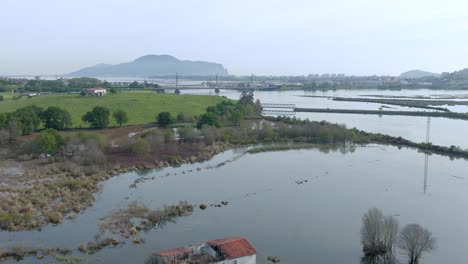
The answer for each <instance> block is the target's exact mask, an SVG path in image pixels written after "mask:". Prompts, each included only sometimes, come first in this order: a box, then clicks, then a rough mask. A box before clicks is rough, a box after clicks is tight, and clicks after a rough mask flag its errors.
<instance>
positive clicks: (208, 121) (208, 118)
mask: <svg viewBox="0 0 468 264" xmlns="http://www.w3.org/2000/svg"><path fill="white" fill-rule="evenodd" d="M205 125H207V126H212V127H221V122H220V121H219V117H218V116H217V115H216V114H215V113H212V112H207V113H204V114H203V115H202V116H201V117H200V120H198V123H197V128H202V127H203V126H205Z"/></svg>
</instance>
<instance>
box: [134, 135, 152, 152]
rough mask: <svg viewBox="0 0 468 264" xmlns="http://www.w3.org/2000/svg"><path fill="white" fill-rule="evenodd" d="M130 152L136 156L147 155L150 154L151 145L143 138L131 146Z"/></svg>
mask: <svg viewBox="0 0 468 264" xmlns="http://www.w3.org/2000/svg"><path fill="white" fill-rule="evenodd" d="M130 151H131V152H133V153H135V154H146V153H148V152H150V144H149V143H148V141H146V140H145V139H143V138H138V139H137V140H135V142H133V143H132V144H131V145H130Z"/></svg>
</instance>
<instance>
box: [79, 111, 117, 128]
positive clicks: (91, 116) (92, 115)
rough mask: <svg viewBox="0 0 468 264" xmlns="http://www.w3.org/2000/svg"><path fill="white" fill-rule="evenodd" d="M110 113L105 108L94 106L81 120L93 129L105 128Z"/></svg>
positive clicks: (108, 121)
mask: <svg viewBox="0 0 468 264" xmlns="http://www.w3.org/2000/svg"><path fill="white" fill-rule="evenodd" d="M109 116H110V111H109V109H107V108H106V107H102V106H96V107H94V108H93V110H91V111H90V112H87V113H86V114H85V115H83V116H82V118H81V119H82V120H83V121H85V122H88V123H89V124H90V125H91V127H93V128H105V127H107V126H108V125H109V123H110V119H109Z"/></svg>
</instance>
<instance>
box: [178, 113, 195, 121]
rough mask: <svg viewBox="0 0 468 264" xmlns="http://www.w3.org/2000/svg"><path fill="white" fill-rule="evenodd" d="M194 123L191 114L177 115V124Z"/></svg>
mask: <svg viewBox="0 0 468 264" xmlns="http://www.w3.org/2000/svg"><path fill="white" fill-rule="evenodd" d="M193 121H194V118H193V116H192V115H191V114H189V113H179V114H178V115H177V122H180V123H193Z"/></svg>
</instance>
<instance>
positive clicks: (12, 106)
mask: <svg viewBox="0 0 468 264" xmlns="http://www.w3.org/2000/svg"><path fill="white" fill-rule="evenodd" d="M4 97H5V99H4V101H2V102H0V113H4V112H12V111H15V110H16V109H18V108H22V107H26V106H28V105H37V106H39V107H43V108H47V107H49V106H58V107H60V108H63V109H66V110H68V111H69V112H70V114H71V116H72V121H73V127H77V128H78V127H87V126H88V125H87V124H86V123H84V122H83V121H82V120H81V117H82V116H83V115H84V114H85V113H86V112H88V111H90V110H91V109H92V108H93V107H95V106H104V107H107V108H109V109H110V111H111V112H112V111H115V110H117V109H122V110H124V111H126V112H127V114H128V118H129V122H128V125H139V124H147V123H151V122H155V118H156V115H157V114H158V113H160V112H163V111H166V112H170V113H171V114H173V115H177V114H178V113H180V112H184V113H190V114H192V115H200V114H202V113H204V112H205V109H206V108H207V107H208V106H212V105H215V104H217V103H219V102H221V101H223V100H226V99H225V98H223V97H218V96H202V95H174V94H158V93H155V92H148V91H145V92H144V91H141V92H122V93H117V94H107V95H106V96H103V97H96V96H80V95H77V94H49V95H40V96H37V97H32V98H28V97H26V96H23V97H21V98H20V99H17V100H14V99H13V96H11V94H4ZM113 122H114V121H113V120H112V123H111V125H112V126H113V125H116V124H115V123H113Z"/></svg>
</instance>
